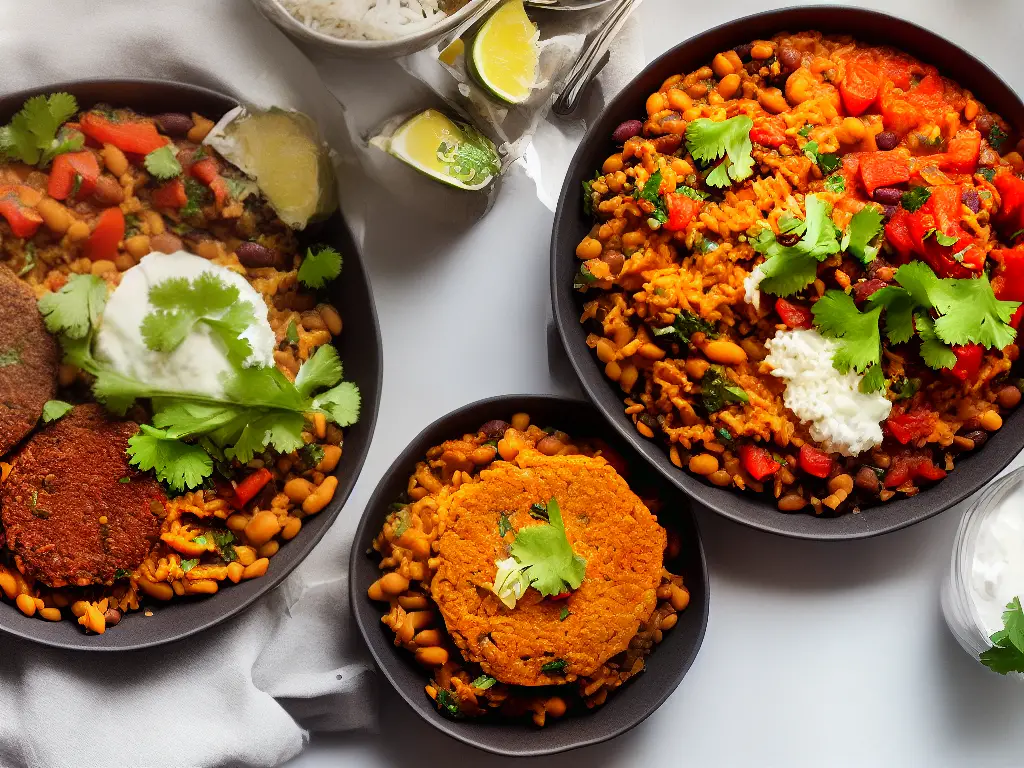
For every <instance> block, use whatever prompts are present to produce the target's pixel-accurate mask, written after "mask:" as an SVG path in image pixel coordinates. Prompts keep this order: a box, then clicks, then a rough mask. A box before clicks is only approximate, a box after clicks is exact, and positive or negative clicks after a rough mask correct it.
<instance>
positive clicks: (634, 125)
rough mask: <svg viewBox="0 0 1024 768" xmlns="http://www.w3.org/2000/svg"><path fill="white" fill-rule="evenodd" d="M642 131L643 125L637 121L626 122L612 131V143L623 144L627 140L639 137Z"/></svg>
mask: <svg viewBox="0 0 1024 768" xmlns="http://www.w3.org/2000/svg"><path fill="white" fill-rule="evenodd" d="M643 130H644V124H643V123H641V122H640V121H639V120H627V121H626V122H624V123H622V124H621V125H620V126H619V127H618V128H616V129H615V130H614V131H612V141H614V142H615V143H616V144H625V143H626V141H627V140H628V139H632V138H633V137H634V136H639V135H640V134H641V132H642V131H643Z"/></svg>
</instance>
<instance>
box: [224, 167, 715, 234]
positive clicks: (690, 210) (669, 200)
mask: <svg viewBox="0 0 1024 768" xmlns="http://www.w3.org/2000/svg"><path fill="white" fill-rule="evenodd" d="M218 178H220V177H218ZM702 205H704V201H703V200H694V199H693V198H692V197H688V196H687V195H684V194H682V193H681V192H671V193H670V194H667V195H665V206H666V207H667V208H668V222H667V223H666V224H665V225H664V228H665V229H667V230H668V231H669V232H679V231H681V230H684V229H686V228H687V227H688V226H689V224H690V222H691V221H693V217H694V216H696V215H697V212H698V211H699V210H700V207H701V206H702Z"/></svg>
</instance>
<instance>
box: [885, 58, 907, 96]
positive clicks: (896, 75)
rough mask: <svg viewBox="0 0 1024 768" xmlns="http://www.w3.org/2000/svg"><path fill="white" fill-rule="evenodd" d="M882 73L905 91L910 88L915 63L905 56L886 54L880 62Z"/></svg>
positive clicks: (886, 78)
mask: <svg viewBox="0 0 1024 768" xmlns="http://www.w3.org/2000/svg"><path fill="white" fill-rule="evenodd" d="M878 64H879V67H880V68H881V70H882V75H883V78H884V79H885V80H889V81H891V82H892V84H893V85H895V86H896V87H897V88H900V89H902V90H904V91H906V90H909V88H910V84H911V82H912V80H911V78H912V77H913V67H914V65H913V63H912V62H911V60H910V59H909V58H907V57H905V56H901V55H896V56H885V57H883V58H882V59H881V60H880V61H879V62H878Z"/></svg>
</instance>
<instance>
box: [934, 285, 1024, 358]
mask: <svg viewBox="0 0 1024 768" xmlns="http://www.w3.org/2000/svg"><path fill="white" fill-rule="evenodd" d="M928 296H929V298H930V299H931V300H932V304H933V306H934V307H935V309H937V310H938V311H939V313H940V314H941V317H939V319H938V320H936V321H935V334H936V335H937V336H938V337H939V338H940V339H942V341H944V342H946V343H947V344H954V345H955V344H971V343H974V344H981V345H982V346H985V347H988V348H990V349H1002V348H1003V347H1005V346H1007V345H1009V344H1012V343H1013V340H1014V338H1015V337H1016V335H1017V332H1016V331H1015V330H1014V329H1013V327H1012V326H1011V325H1009V322H1010V318H1011V317H1013V313H1014V311H1015V310H1016V309H1017V307H1019V306H1020V302H1019V301H1001V300H999V299H997V298H996V297H995V294H994V293H993V292H992V284H991V283H990V282H989V281H988V278H987V277H985V276H984V275H982V276H981V277H975V278H966V279H962V280H952V279H943V280H936V282H935V285H934V286H933V287H932V289H931V290H930V291H929V292H928Z"/></svg>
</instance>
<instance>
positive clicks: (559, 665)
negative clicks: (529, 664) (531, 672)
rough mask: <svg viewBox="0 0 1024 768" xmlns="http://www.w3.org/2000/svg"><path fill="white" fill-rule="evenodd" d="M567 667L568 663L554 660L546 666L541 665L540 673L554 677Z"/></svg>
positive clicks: (563, 660)
mask: <svg viewBox="0 0 1024 768" xmlns="http://www.w3.org/2000/svg"><path fill="white" fill-rule="evenodd" d="M567 666H569V662H567V661H566V660H565V659H555V660H554V661H549V662H548V663H547V664H541V667H540V671H541V672H543V673H544V674H545V675H554V674H558V673H559V672H564V671H565V668H566V667H567Z"/></svg>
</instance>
